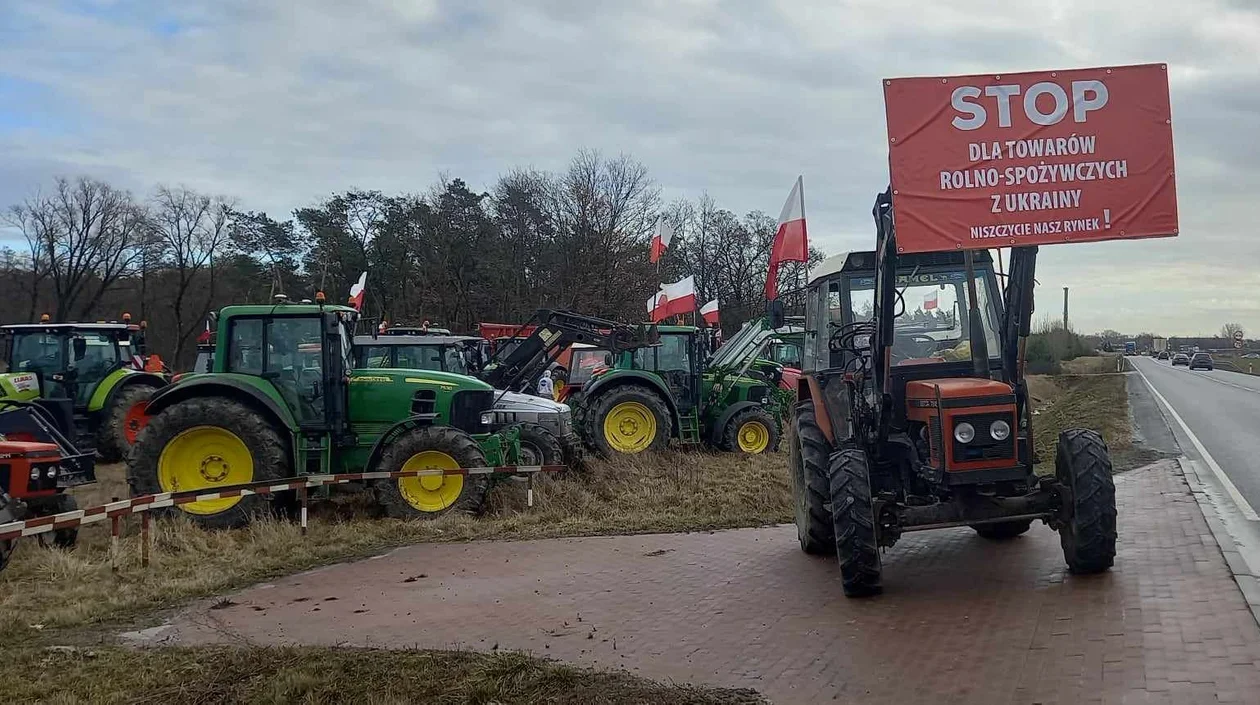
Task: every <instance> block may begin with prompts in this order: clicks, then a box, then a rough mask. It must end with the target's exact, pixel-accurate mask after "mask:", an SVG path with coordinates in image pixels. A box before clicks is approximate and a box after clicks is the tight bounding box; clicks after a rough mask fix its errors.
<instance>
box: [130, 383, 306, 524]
mask: <svg viewBox="0 0 1260 705" xmlns="http://www.w3.org/2000/svg"><path fill="white" fill-rule="evenodd" d="M198 426H210V427H214V428H220V429H223V430H225V431H228V432H230V433H232V434H233V435H235V436H236V437H237V438H239V439H240V440H241V442H242V443H244V444H245V448H246V449H247V450H248V451H249V455H250V460H251V461H252V464H253V477H252V479H251V480H249V482H259V481H262V480H278V479H280V478H284V477H288V476H289V475H290V472H291V463H290V461H289V444H288V442H287V440H286V439H285V438H284V437H283V436H281V434H280V432H279V431H278V430H277V429H276V428H275V427H274V426H273V425H272V424H271V422H270V421H269V420H268V419H267V418H266V417H264V416H263V415H262V414H260V413H259V412H257V411H255V410H253V409H251V408H249V407H248V406H245V405H244V404H241V403H240V402H237V401H233V400H231V399H227V398H224V397H214V396H211V397H194V398H192V399H186V400H184V401H181V402H178V403H176V404H173V405H171V406H169V407H167V408H165V409H163V410H162V411H161V413H159V414H157V415H156V416H154V417H152V418H150V419H149V423H148V425H147V426H145V427H144V430H143V431H141V432H140V437H139V438H138V439H136V444H135V445H134V446H132V448H131V455H130V458H129V460H128V463H127V483H128V484H129V485H130V487H131V494H132V496H133V497H134V496H138V495H144V494H156V493H159V492H166V491H170V490H174V489H179V490H190V489H201V488H209V487H213V486H214V484H213V482H212V481H207V482H205V483H197V486H190V487H180V488H169V489H168V488H163V487H162V484H161V481H160V480H159V478H158V465H159V460H160V459H161V457H162V451H163V450H165V449H166V447H167V445H168V444H169V443H171V441H173V440H175V439H176V438H177V437H178V436H179V435H180V434H181V433H183V432H185V431H188V430H191V429H193V428H196V427H198ZM270 508H271V507H270V501H269V499H268V498H266V497H262V496H259V495H247V496H244V497H241V498H240V501H238V502H236V503H235V504H234V505H232V506H231V507H230V508H228V509H225V510H223V511H219V512H216V513H214V514H195V513H193V512H189V511H184V510H182V509H176V508H170V509H166V510H158V511H164V512H165V513H183V514H184V515H185V516H187V517H188V518H189V519H191V520H192V521H193V522H194V523H196V524H198V525H199V526H201V527H203V528H207V529H231V528H237V527H241V526H245V525H246V524H249V522H250V521H251V520H252V519H253V518H254V516H256V515H258V514H260V513H264V512H267V511H269V510H270Z"/></svg>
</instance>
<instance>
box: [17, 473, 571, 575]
mask: <svg viewBox="0 0 1260 705" xmlns="http://www.w3.org/2000/svg"><path fill="white" fill-rule="evenodd" d="M566 469H567V467H566V466H564V465H502V466H499V467H494V468H490V467H487V468H453V469H431V470H403V471H399V472H354V473H345V474H341V475H306V476H303V477H295V478H290V479H287V480H283V481H276V480H264V481H261V482H251V483H248V484H243V485H232V486H230V487H224V488H221V489H217V490H214V491H212V492H207V491H205V490H186V491H184V492H160V493H158V494H146V495H141V496H139V497H132V498H131V499H123V500H119V501H117V502H109V503H108V504H102V505H99V506H96V507H88V508H87V509H79V510H76V511H73V512H63V513H61V514H49V515H47V516H41V517H35V518H33V519H26V520H24V521H14V522H9V523H7V524H0V541H6V540H9V539H16V538H20V537H23V536H35V535H38V534H43V533H47V532H50V531H56V530H58V529H70V528H74V527H77V526H85V525H87V524H95V523H97V522H102V521H105V520H106V519H111V520H114V536H115V537H117V536H118V521H117V519H118V518H120V517H123V516H126V515H128V514H142V515H143V518H144V523H143V525H142V527H143V531H144V532H145V533H146V534H147V533H148V528H149V522H148V518H149V517H148V514H147V512H148V511H149V510H151V509H161V508H163V507H176V506H179V505H181V504H190V503H192V502H197V501H200V500H206V499H222V498H224V497H244V496H246V495H252V494H258V495H270V494H275V493H277V492H288V491H291V490H296V491H297V492H298V498H299V500H300V501H301V525H302V530H303V531H305V530H306V498H307V490H308V489H310V488H312V487H321V486H323V485H344V484H346V483H349V482H362V481H364V480H393V479H396V478H400V477H425V476H434V475H492V474H504V475H525V476H526V477H528V478H529V479H530V486H529V488H528V490H527V492H528V504H529V506H531V507H532V506H534V488H533V476H534V475H535V474H537V473H540V472H559V471H561V470H566ZM145 548H146V549H147V548H148V541H145ZM146 553H147V551H146ZM146 558H147V556H146ZM146 562H147V560H146Z"/></svg>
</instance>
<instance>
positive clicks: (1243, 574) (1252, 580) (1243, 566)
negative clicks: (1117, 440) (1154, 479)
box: [1177, 456, 1260, 626]
mask: <svg viewBox="0 0 1260 705" xmlns="http://www.w3.org/2000/svg"><path fill="white" fill-rule="evenodd" d="M1177 466H1178V468H1180V470H1181V475H1182V477H1183V478H1184V479H1185V481H1186V484H1187V485H1189V487H1190V494H1191V496H1193V497H1194V500H1195V503H1196V504H1198V505H1199V511H1200V512H1202V513H1203V519H1204V520H1205V521H1207V525H1208V530H1209V531H1211V532H1212V538H1213V539H1215V540H1216V545H1217V548H1218V549H1220V552H1221V555H1222V556H1223V557H1224V558H1225V563H1226V565H1228V566H1229V572H1230V575H1231V576H1233V578H1234V582H1235V583H1236V584H1237V585H1238V589H1239V591H1240V592H1242V596H1243V599H1244V600H1246V602H1247V607H1248V608H1249V609H1250V610H1251V616H1252V618H1253V619H1255V621H1256V625H1257V626H1260V571H1258V570H1257V568H1256V567H1255V566H1252V565H1250V564H1248V562H1247V559H1246V557H1245V556H1244V555H1243V553H1242V552H1241V551H1239V550H1238V544H1237V542H1236V541H1235V540H1234V537H1233V536H1232V535H1230V533H1229V531H1228V530H1227V529H1226V528H1225V524H1224V522H1222V521H1221V518H1220V513H1219V510H1218V509H1217V508H1216V505H1215V504H1214V502H1213V501H1212V498H1211V497H1210V496H1208V493H1207V491H1206V490H1205V487H1204V484H1203V482H1202V481H1201V480H1200V479H1199V470H1198V466H1197V464H1196V463H1195V462H1194V461H1193V460H1190V459H1189V458H1186V457H1184V456H1183V457H1181V458H1178V459H1177Z"/></svg>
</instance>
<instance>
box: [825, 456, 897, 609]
mask: <svg viewBox="0 0 1260 705" xmlns="http://www.w3.org/2000/svg"><path fill="white" fill-rule="evenodd" d="M828 476H829V477H830V479H831V518H832V525H833V528H834V531H835V532H836V555H837V556H838V557H839V558H840V578H841V580H842V582H843V583H844V594H845V596H847V597H867V596H869V595H878V594H879V593H881V592H883V590H884V588H883V585H882V583H881V578H880V574H881V572H882V571H883V566H882V565H881V563H880V559H879V545H878V543H877V541H876V537H875V510H874V507H873V506H872V505H871V474H870V467H869V464H868V462H867V460H866V453H865V452H863V451H861V450H859V449H857V448H842V449H841V450H839V451H837V452H836V453H834V454H832V456H831V463H830V467H829V468H828Z"/></svg>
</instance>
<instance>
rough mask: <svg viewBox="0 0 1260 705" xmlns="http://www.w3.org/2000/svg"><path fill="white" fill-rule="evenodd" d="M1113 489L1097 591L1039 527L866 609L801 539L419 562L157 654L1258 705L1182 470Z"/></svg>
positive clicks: (1248, 640)
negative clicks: (1113, 515)
mask: <svg viewBox="0 0 1260 705" xmlns="http://www.w3.org/2000/svg"><path fill="white" fill-rule="evenodd" d="M1117 489H1118V493H1119V499H1120V532H1121V533H1120V536H1121V547H1120V552H1119V556H1118V560H1117V565H1116V567H1115V568H1114V569H1113V570H1112V571H1111V572H1110V573H1108V574H1105V575H1101V576H1095V577H1088V578H1077V577H1072V576H1069V575H1067V574H1066V571H1065V569H1064V566H1063V561H1062V555H1061V553H1060V550H1059V546H1058V537H1057V535H1056V534H1054V533H1053V532H1051V531H1050V530H1049V529H1048V528H1046V527H1045V526H1041V525H1038V526H1034V527H1033V530H1032V531H1031V532H1030V533H1029V534H1027V535H1025V536H1024V537H1022V538H1019V539H1017V540H1014V541H1011V542H1008V543H1002V544H998V543H992V542H988V541H985V540H983V539H980V538H978V537H976V536H975V535H974V534H973V533H972V532H971V531H970V530H962V529H959V530H950V531H938V532H928V533H919V534H909V535H907V537H906V538H904V539H903V540H902V541H901V542H900V543H899V544H898V545H897V546H896V548H895V549H893V550H892V551H890V552H889V553H888V554H887V555H886V557H885V561H884V564H885V571H886V572H885V580H884V582H885V594H884V595H883V596H882V597H880V598H877V599H873V600H861V601H855V600H846V599H845V598H844V597H843V596H842V595H841V591H840V584H839V577H838V575H837V569H836V565H835V562H834V561H829V560H816V559H811V558H809V557H807V556H805V555H804V554H802V553H801V552H800V551H799V549H798V548H797V545H796V537H795V529H794V528H792V527H775V528H767V529H747V530H740V531H724V532H718V533H713V534H690V535H659V536H633V537H605V538H585V539H571V540H552V541H525V542H518V543H478V544H462V545H421V546H414V547H408V548H405V549H401V550H398V551H395V552H393V553H391V554H389V555H387V556H383V557H380V558H375V559H371V560H367V561H361V562H358V563H353V564H345V565H338V566H333V567H329V568H323V569H320V570H317V571H313V572H310V573H306V574H303V575H298V576H293V577H290V578H286V579H283V580H280V581H278V582H276V583H274V584H273V585H267V586H259V587H256V588H252V589H249V590H246V591H244V592H242V593H240V594H239V595H235V596H233V598H232V599H233V601H234V602H235V603H236V604H235V605H232V606H229V607H226V608H222V607H221V608H219V609H214V610H210V609H208V604H209V603H206V604H204V605H200V606H198V607H197V608H194V609H192V610H190V611H188V612H187V613H185V614H183V615H182V616H180V617H179V618H178V619H177V620H176V621H175V628H174V629H171V630H168V631H167V632H166V633H165V634H164V637H166V640H169V641H179V642H183V643H198V642H205V641H233V640H248V641H252V642H258V643H294V642H300V643H319V644H354V645H373V646H412V645H418V646H422V647H432V648H443V647H456V646H462V647H469V648H474V649H484V650H489V649H492V648H495V647H497V648H501V649H526V650H532V651H534V652H537V653H539V654H543V655H546V656H550V657H554V658H558V659H562V660H566V661H572V662H578V663H585V664H591V665H595V666H600V667H624V668H627V669H630V670H632V671H634V672H636V673H639V674H642V675H645V676H649V677H653V678H658V679H668V678H672V679H677V680H684V681H707V682H711V683H715V684H726V685H732V686H750V687H754V688H757V689H758V690H760V691H761V692H763V693H765V694H766V695H768V696H769V697H770V698H771V699H773V700H774V701H775V702H778V703H797V702H800V703H808V702H833V701H834V702H854V703H896V704H898V705H909V704H912V703H932V704H933V705H937V704H941V703H1043V704H1045V705H1049V704H1050V703H1064V704H1067V703H1072V704H1075V703H1088V702H1105V703H1147V702H1150V703H1195V704H1198V703H1213V702H1253V703H1254V702H1260V629H1258V628H1257V626H1256V623H1255V621H1254V619H1253V618H1252V615H1251V613H1250V612H1249V611H1248V609H1247V607H1246V604H1245V602H1244V601H1243V598H1242V596H1241V595H1240V594H1239V591H1238V589H1237V588H1236V587H1235V585H1234V583H1233V581H1232V579H1231V578H1230V576H1229V573H1228V570H1227V568H1226V565H1225V562H1224V560H1223V559H1222V557H1221V554H1220V551H1219V549H1218V547H1217V545H1216V543H1215V542H1214V541H1213V539H1212V536H1211V534H1210V533H1209V531H1208V527H1207V525H1206V523H1205V522H1204V519H1203V516H1202V514H1201V513H1200V511H1199V509H1198V507H1197V505H1196V504H1195V502H1194V499H1193V497H1192V496H1191V495H1190V493H1189V490H1188V488H1187V486H1186V484H1185V481H1184V480H1183V479H1182V477H1181V475H1180V469H1179V468H1178V467H1177V466H1176V464H1175V463H1172V462H1164V463H1159V464H1156V465H1153V466H1150V467H1148V468H1145V469H1142V470H1138V471H1134V472H1132V473H1127V474H1126V475H1123V476H1121V479H1120V482H1118V484H1117ZM334 598H335V599H334Z"/></svg>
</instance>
